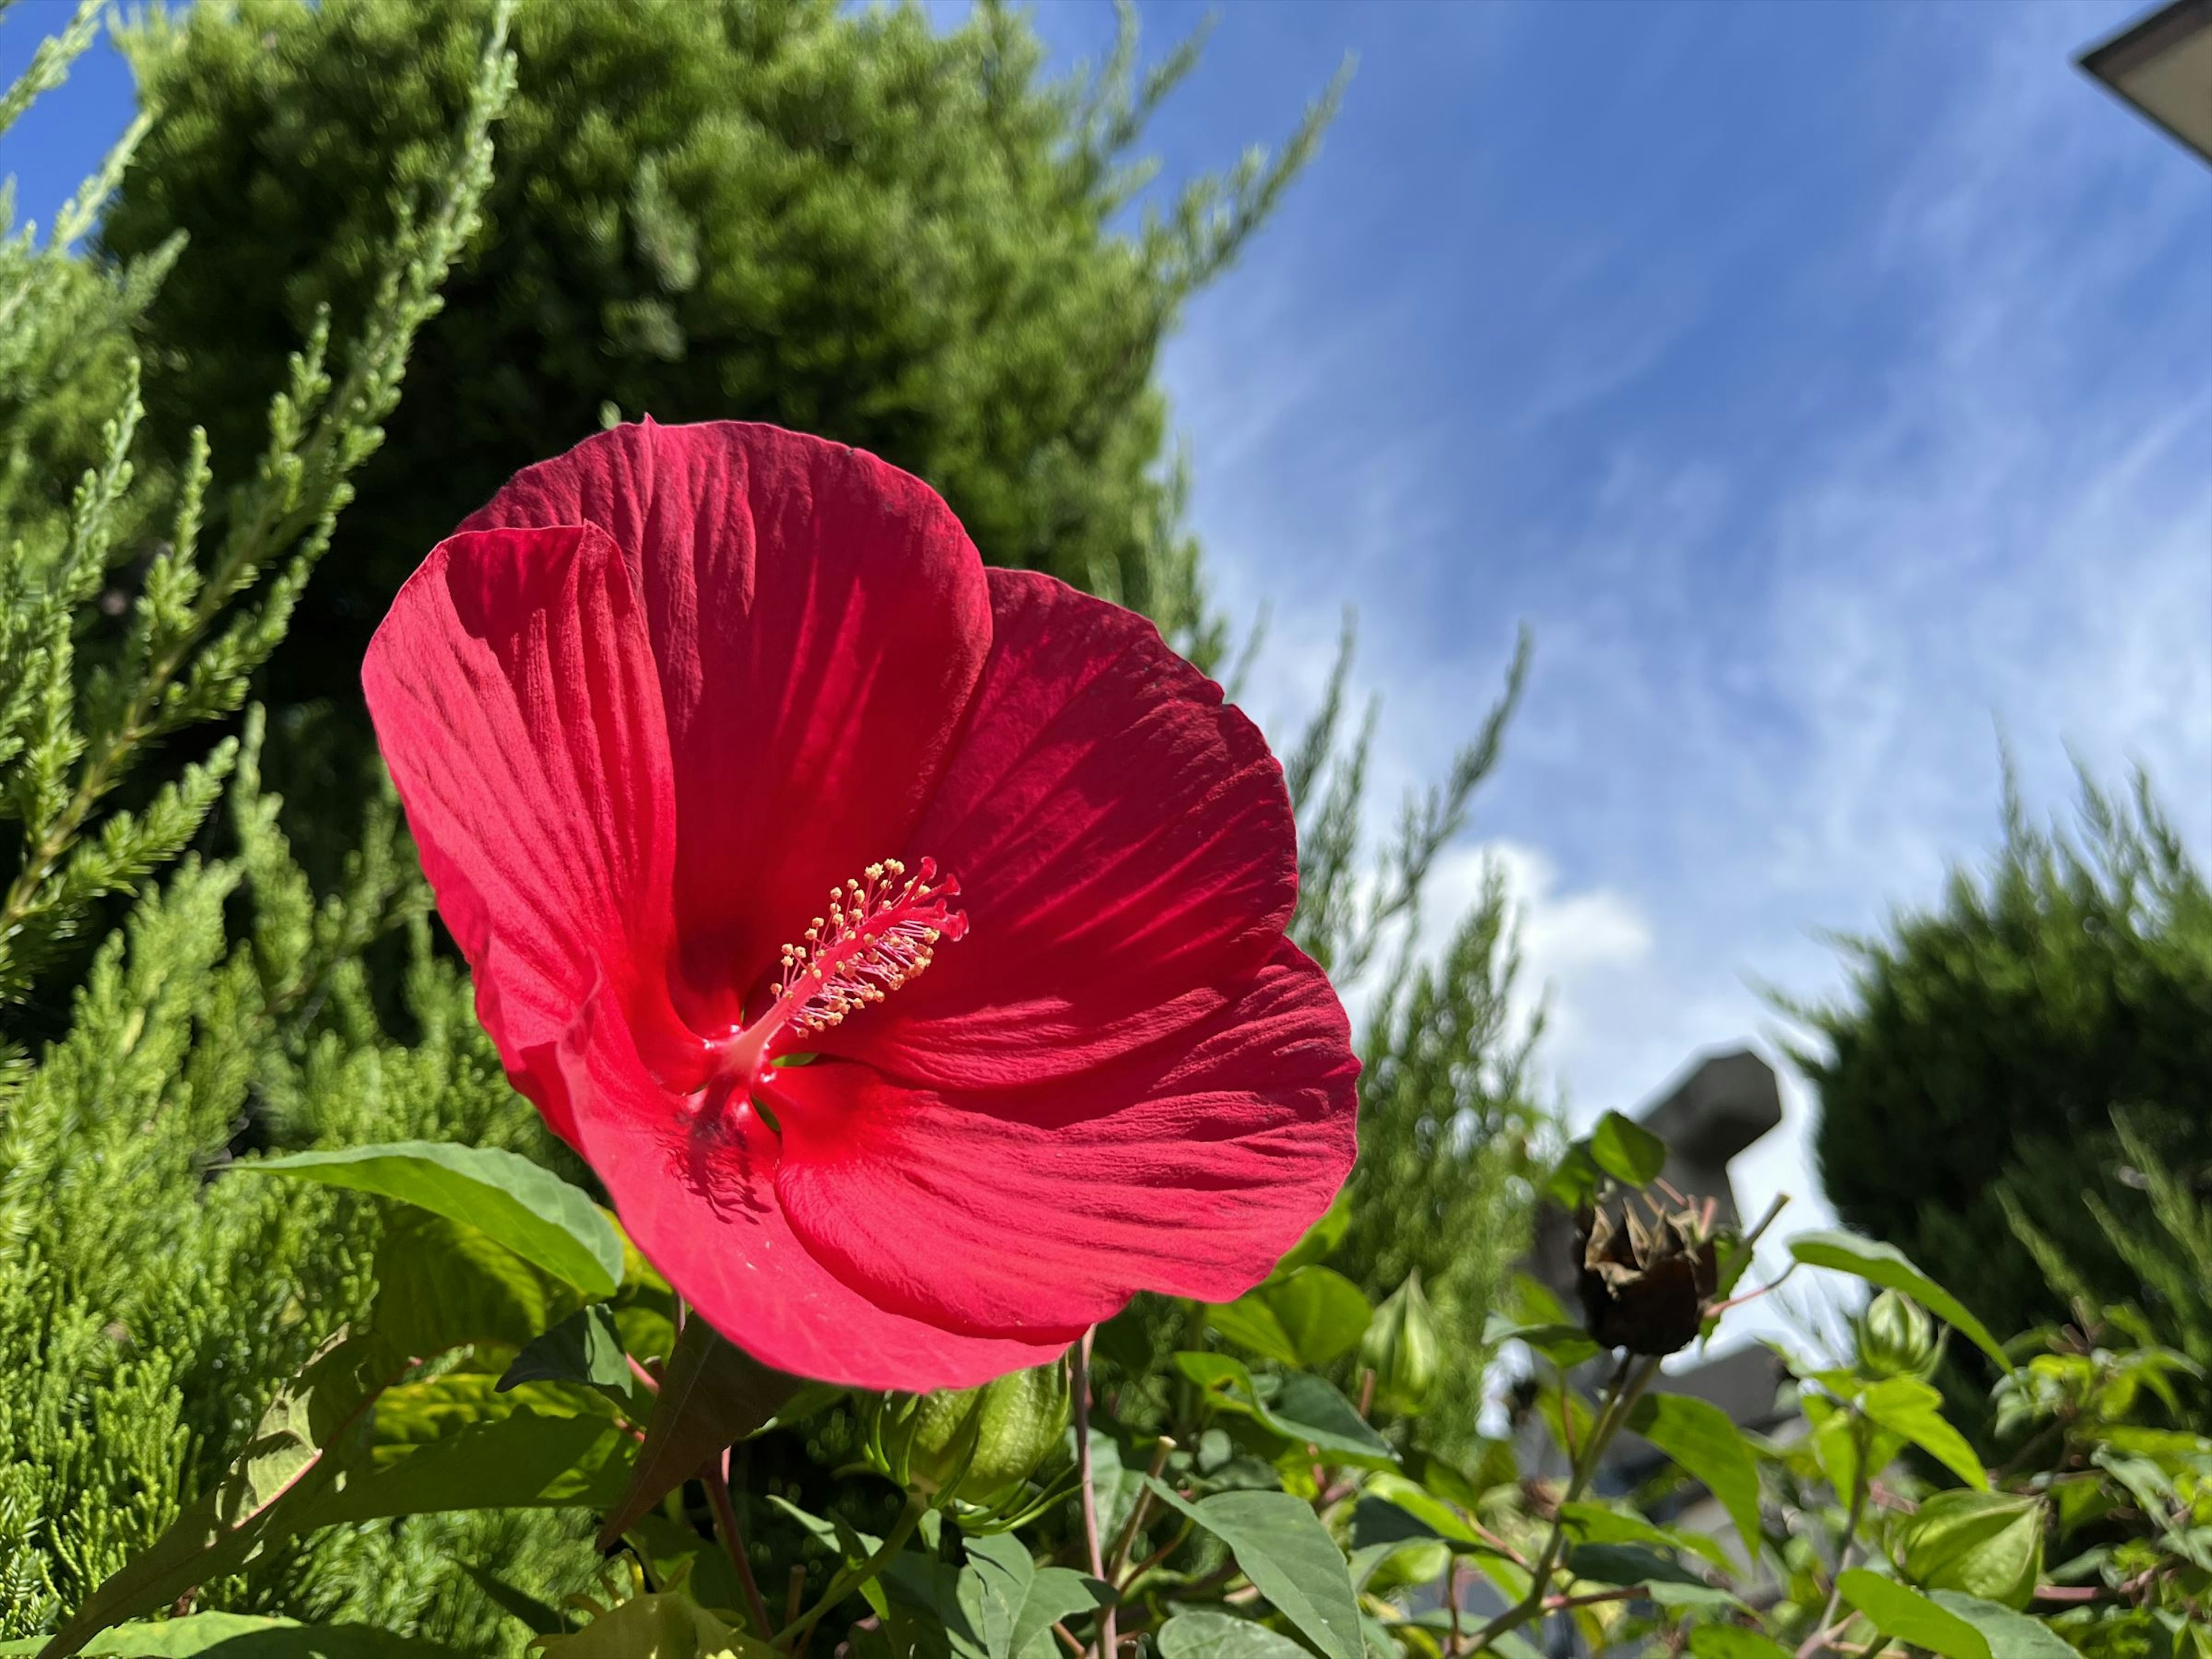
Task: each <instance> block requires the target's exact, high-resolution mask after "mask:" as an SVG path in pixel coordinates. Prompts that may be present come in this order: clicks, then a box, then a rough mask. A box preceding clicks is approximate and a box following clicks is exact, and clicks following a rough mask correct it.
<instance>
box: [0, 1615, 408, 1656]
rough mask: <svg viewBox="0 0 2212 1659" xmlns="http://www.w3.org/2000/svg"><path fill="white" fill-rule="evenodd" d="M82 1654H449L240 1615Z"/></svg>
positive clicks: (144, 1633) (148, 1628) (110, 1641)
mask: <svg viewBox="0 0 2212 1659" xmlns="http://www.w3.org/2000/svg"><path fill="white" fill-rule="evenodd" d="M45 1642H46V1638H45V1637H43V1636H26V1637H23V1638H20V1639H19V1640H16V1641H13V1642H0V1655H6V1656H9V1659H13V1656H15V1655H19V1654H33V1653H36V1652H37V1651H38V1650H39V1649H40V1646H41V1645H42V1644H44V1643H45ZM80 1651H82V1652H83V1653H85V1654H87V1655H88V1656H95V1659H202V1656H207V1659H445V1656H447V1655H450V1654H451V1652H452V1650H451V1649H448V1648H441V1647H440V1646H439V1645H438V1644H436V1643H435V1642H425V1641H422V1640H420V1639H419V1638H415V1637H410V1636H398V1635H394V1634H393V1633H392V1632H390V1631H385V1630H378V1629H376V1628H374V1626H368V1625H302V1624H300V1623H298V1622H297V1621H295V1620H290V1619H263V1618H257V1617H254V1616H252V1615H250V1614H247V1613H192V1614H191V1615H189V1616H188V1617H185V1618H183V1619H165V1620H161V1621H160V1622H158V1623H150V1624H130V1625H118V1626H115V1627H114V1628H113V1629H112V1630H105V1631H102V1632H100V1634H99V1635H97V1636H95V1637H94V1638H92V1639H91V1640H90V1641H88V1642H87V1643H86V1644H84V1646H83V1648H82V1649H81V1650H80Z"/></svg>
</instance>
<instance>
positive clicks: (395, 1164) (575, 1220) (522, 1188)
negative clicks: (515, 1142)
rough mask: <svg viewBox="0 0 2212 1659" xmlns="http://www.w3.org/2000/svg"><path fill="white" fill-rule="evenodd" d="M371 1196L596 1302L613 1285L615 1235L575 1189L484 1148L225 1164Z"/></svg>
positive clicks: (424, 1147)
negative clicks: (440, 1221)
mask: <svg viewBox="0 0 2212 1659" xmlns="http://www.w3.org/2000/svg"><path fill="white" fill-rule="evenodd" d="M234 1168H236V1169H238V1170H246V1171H251V1172H252V1173H254V1174H258V1175H283V1176H292V1177H294V1178H295V1179H296V1180H301V1181H313V1182H320V1183H321V1184H322V1185H324V1186H326V1187H347V1188H352V1189H353V1190H355V1191H356V1192H363V1193H378V1194H382V1195H383V1196H385V1197H386V1198H396V1199H399V1200H403V1201H404V1202H406V1203H409V1204H414V1205H418V1206H421V1207H422V1208H423V1209H426V1210H428V1211H430V1212H433V1213H434V1214H437V1215H441V1216H444V1217H446V1218H447V1219H448V1220H452V1221H459V1222H463V1223H465V1224H466V1225H469V1226H471V1227H474V1228H477V1230H479V1231H482V1232H484V1233H486V1234H488V1235H489V1236H490V1237H492V1238H494V1239H496V1240H497V1241H498V1242H499V1243H501V1244H504V1245H505V1246H507V1249H510V1250H513V1252H514V1253H515V1254H516V1255H519V1256H520V1257H521V1258H522V1259H523V1260H524V1261H527V1262H530V1263H532V1265H534V1266H536V1267H542V1268H544V1270H545V1271H546V1272H547V1273H551V1274H552V1275H553V1276H554V1277H555V1278H556V1279H560V1280H561V1281H562V1283H564V1284H568V1285H574V1286H575V1287H576V1288H577V1289H578V1290H580V1291H582V1292H583V1293H584V1294H585V1295H586V1297H591V1298H592V1300H594V1301H597V1300H599V1299H600V1298H603V1297H610V1296H612V1295H613V1294H614V1293H615V1291H616V1289H617V1286H619V1285H621V1283H622V1273H623V1245H622V1236H621V1235H620V1234H619V1233H618V1232H617V1231H615V1227H614V1224H613V1223H611V1221H609V1220H608V1219H607V1218H606V1217H605V1214H604V1213H602V1212H601V1211H600V1210H599V1206H597V1205H595V1204H593V1203H592V1200H591V1199H590V1197H589V1196H588V1195H587V1194H585V1193H584V1192H583V1191H582V1189H581V1188H576V1187H572V1186H570V1185H569V1184H568V1182H565V1181H563V1180H562V1179H561V1177H560V1176H556V1175H555V1174H554V1173H553V1172H552V1171H551V1170H544V1169H540V1168H539V1167H538V1165H537V1164H532V1162H531V1161H530V1160H529V1159H528V1158H521V1157H519V1156H517V1155H516V1154H515V1153H513V1152H501V1150H499V1149H498V1148H496V1147H492V1146H455V1145H453V1144H452V1143H450V1142H446V1141H432V1140H397V1141H392V1142H388V1143H386V1144H385V1145H383V1146H347V1147H340V1148H337V1149H334V1150H331V1151H328V1152H295V1153H293V1154H292V1155H291V1156H290V1157H289V1158H258V1159H254V1160H252V1161H249V1162H246V1163H242V1164H236V1165H234Z"/></svg>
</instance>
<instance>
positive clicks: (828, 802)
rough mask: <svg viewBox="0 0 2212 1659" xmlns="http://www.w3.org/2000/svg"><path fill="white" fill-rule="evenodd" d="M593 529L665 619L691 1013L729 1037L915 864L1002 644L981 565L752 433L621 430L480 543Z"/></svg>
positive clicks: (924, 491) (857, 475) (595, 441)
mask: <svg viewBox="0 0 2212 1659" xmlns="http://www.w3.org/2000/svg"><path fill="white" fill-rule="evenodd" d="M579 523H589V524H596V525H599V526H601V527H602V528H604V529H605V530H606V531H607V532H609V533H610V534H611V536H612V537H613V538H614V540H615V543H616V544H617V546H619V547H620V548H622V550H623V554H624V556H626V557H627V558H628V559H629V562H630V568H631V572H632V574H633V576H634V578H635V580H636V582H637V585H638V591H639V592H640V594H641V596H642V597H643V599H644V601H645V610H646V615H647V620H648V625H649V628H650V631H651V638H652V644H653V657H654V659H656V660H657V661H658V663H659V671H660V683H661V696H662V701H663V702H664V704H665V708H666V713H667V730H668V746H669V752H670V755H671V758H672V761H673V767H674V773H673V775H674V779H675V787H676V814H677V823H678V836H677V862H676V896H675V907H674V908H675V915H676V917H677V921H678V927H679V929H680V940H679V943H680V945H681V947H682V951H683V963H684V982H685V985H686V987H687V988H688V990H689V992H690V996H689V997H688V998H687V1000H686V1012H688V1013H689V1014H690V1017H691V1018H692V1019H693V1020H694V1022H695V1023H696V1024H700V1025H702V1027H708V1026H713V1025H716V1024H722V1023H724V1022H728V1021H733V1020H734V1019H735V1018H736V1017H737V1012H738V1008H737V1000H736V999H737V998H738V997H739V996H742V995H743V994H744V993H745V992H746V991H747V990H748V989H750V988H751V987H752V985H753V983H754V981H756V980H757V977H758V976H759V975H762V974H763V973H764V972H766V971H767V970H768V969H771V968H773V967H774V966H775V960H776V952H777V951H778V949H779V947H780V946H781V945H785V944H787V943H789V942H791V941H793V940H794V939H797V938H798V937H799V934H800V933H801V932H802V931H803V930H804V929H805V927H806V924H807V922H808V921H809V920H810V919H811V917H812V916H814V915H816V914H817V912H819V911H820V910H821V909H822V908H823V902H824V900H825V898H826V896H827V895H828V893H829V889H830V888H831V887H833V886H835V885H836V884H838V883H839V882H842V881H843V880H844V879H845V878H848V877H849V876H854V875H857V874H859V873H860V871H861V870H862V869H863V868H864V867H866V866H867V865H868V864H870V863H872V862H873V861H874V860H878V859H881V858H885V857H890V856H893V855H895V854H896V852H897V851H898V849H899V848H901V847H902V846H904V845H905V844H906V842H907V840H908V836H909V835H910V833H911V831H912V829H913V827H914V824H915V819H916V817H918V816H919V814H920V813H921V809H922V806H923V804H924V803H925V802H926V801H927V799H929V797H930V795H931V793H932V792H933V790H934V788H935V787H936V785H937V781H938V779H939V774H940V773H941V771H942V770H943V768H944V764H945V757H946V755H947V752H948V750H950V748H951V743H952V740H953V738H954V735H955V733H956V732H957V728H958V726H959V725H960V721H961V719H962V716H963V714H964V713H965V711H966V709H967V707H968V704H969V700H970V698H971V696H972V695H973V692H974V690H975V681H976V678H977V676H978V674H979V673H980V672H981V668H982V664H983V659H984V654H985V653H986V651H987V648H988V647H989V644H990V638H991V615H990V606H989V601H988V599H987V594H986V592H985V587H984V580H983V569H982V564H981V561H980V560H979V559H978V557H977V556H976V553H975V549H974V547H973V546H972V545H970V544H969V540H968V537H967V533H966V532H964V531H963V530H962V529H961V527H960V524H959V521H958V520H956V519H955V518H954V517H953V516H952V513H951V510H950V509H948V508H947V507H945V503H944V502H943V501H940V500H939V499H938V497H937V496H936V495H935V494H933V492H932V491H931V490H930V489H929V488H928V487H927V485H925V484H923V483H921V481H920V480H919V479H916V478H914V477H909V476H908V475H907V474H906V473H903V472H901V471H898V470H897V469H896V468H895V467H891V466H888V465H884V463H883V462H881V461H879V460H878V459H876V458H875V457H874V456H872V455H869V454H866V453H863V452H861V451H859V450H855V449H848V448H846V447H844V446H842V445H840V444H832V443H825V442H823V441H822V440H820V439H818V438H808V437H803V436H801V435H799V434H797V433H792V432H785V431H781V430H780V429H778V428H775V427H768V426H753V425H746V424H743V423H740V422H732V421H722V422H709V423H706V424H702V425H696V426H682V427H664V426H657V425H654V424H653V422H649V421H648V422H644V423H643V424H641V425H636V426H622V427H617V428H615V429H614V430H612V431H611V432H606V433H603V434H601V435H599V436H597V437H595V438H591V439H588V440H586V441H585V442H583V443H581V444H579V445H578V446H577V447H575V448H574V449H572V450H570V451H569V452H568V453H567V454H566V455H563V456H561V457H559V458H558V459H555V460H550V461H547V462H544V463H543V464H541V465H538V466H533V467H532V468H530V469H529V470H527V471H524V472H522V473H520V474H518V475H517V476H516V477H515V478H514V479H513V482H512V483H509V484H508V485H507V487H506V488H505V489H502V490H501V491H500V493H499V494H498V495H495V497H493V499H492V500H491V501H490V502H489V504H488V505H487V506H485V507H484V508H483V510H482V511H481V512H479V513H477V514H476V515H475V516H474V517H473V518H471V520H469V521H468V526H467V527H469V528H479V527H486V526H495V525H543V524H579Z"/></svg>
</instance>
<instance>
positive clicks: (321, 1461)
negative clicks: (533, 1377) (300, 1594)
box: [39, 1335, 405, 1659]
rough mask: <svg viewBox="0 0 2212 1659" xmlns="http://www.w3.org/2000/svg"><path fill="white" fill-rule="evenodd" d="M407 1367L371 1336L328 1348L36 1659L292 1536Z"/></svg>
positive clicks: (65, 1651)
mask: <svg viewBox="0 0 2212 1659" xmlns="http://www.w3.org/2000/svg"><path fill="white" fill-rule="evenodd" d="M404 1364H405V1356H404V1355H402V1354H398V1353H396V1352H394V1350H393V1349H392V1347H391V1346H390V1344H389V1343H388V1342H386V1340H383V1339H382V1338H380V1337H378V1336H373V1335H362V1336H356V1337H349V1338H343V1339H333V1340H331V1341H330V1342H329V1343H327V1344H325V1346H324V1347H323V1348H322V1349H321V1351H320V1352H318V1353H317V1354H316V1356H315V1357H314V1358H313V1359H312V1360H310V1361H309V1362H308V1363H307V1366H306V1368H305V1369H304V1370H301V1373H300V1375H299V1376H297V1377H295V1379H293V1381H292V1382H291V1383H289V1384H288V1385H287V1386H286V1387H284V1388H283V1389H280V1390H279V1391H278V1392H277V1395H276V1398H275V1399H274V1400H272V1401H270V1404H269V1408H268V1410H266V1411H264V1413H262V1414H261V1420H260V1422H259V1424H258V1425H256V1427H255V1429H254V1431H253V1437H252V1440H250V1441H248V1442H247V1443H246V1448H245V1449H244V1450H242V1451H240V1453H239V1454H238V1455H237V1456H236V1457H235V1458H234V1459H233V1460H232V1461H231V1464H230V1467H229V1468H227V1469H226V1470H224V1471H223V1474H222V1477H221V1478H220V1479H219V1480H216V1482H215V1484H214V1485H213V1486H210V1488H209V1489H208V1490H207V1491H206V1492H203V1493H202V1494H201V1495H200V1497H199V1498H198V1499H197V1501H196V1502H195V1503H193V1504H191V1505H189V1506H188V1507H187V1508H186V1509H185V1510H184V1511H183V1513H181V1514H180V1515H179V1516H177V1518H176V1520H175V1521H173V1522H171V1523H170V1525H169V1527H168V1528H167V1530H166V1531H164V1532H163V1533H162V1534H161V1536H160V1537H159V1538H156V1539H155V1541H153V1542H152V1543H151V1544H149V1546H148V1547H146V1548H145V1549H143V1550H141V1551H140V1552H139V1553H137V1555H135V1556H133V1557H131V1559H130V1560H129V1561H128V1562H126V1563H125V1565H123V1566H122V1567H121V1568H120V1569H119V1570H118V1571H116V1572H115V1573H113V1574H112V1575H111V1576H110V1577H108V1578H107V1579H106V1580H105V1581H104V1582H103V1583H101V1584H100V1588H99V1589H97V1590H95V1591H94V1593H93V1595H92V1597H91V1599H90V1600H88V1601H86V1602H85V1603H84V1605H83V1606H82V1607H79V1608H78V1609H77V1610H76V1615H75V1616H74V1617H73V1618H71V1619H70V1620H69V1621H68V1622H67V1623H66V1624H64V1626H62V1627H61V1629H60V1630H59V1631H58V1632H56V1633H55V1634H54V1635H53V1637H52V1638H51V1639H49V1640H48V1641H47V1643H46V1645H45V1646H44V1647H42V1648H40V1650H39V1654H40V1659H66V1656H68V1655H70V1654H73V1653H76V1652H79V1651H80V1650H82V1648H83V1647H84V1645H85V1644H86V1643H87V1642H88V1641H89V1640H90V1639H91V1638H93V1637H94V1636H95V1635H97V1634H98V1633H99V1632H101V1631H104V1630H106V1629H107V1628H108V1627H109V1626H113V1625H117V1624H119V1623H121V1622H122V1621H123V1620H126V1619H131V1618H135V1617H136V1616H137V1615H138V1614H140V1613H151V1612H153V1611H154V1610H155V1609H156V1608H158V1607H168V1606H171V1605H173V1603H174V1602H175V1601H176V1600H177V1598H178V1597H179V1596H180V1595H183V1594H184V1593H185V1591H186V1590H189V1589H195V1588H197V1586H199V1585H201V1584H204V1583H206V1582H207V1581H208V1580H209V1579H210V1578H220V1577H223V1576H225V1575H226V1574H228V1573H231V1572H234V1571H237V1570H238V1569H239V1567H240V1566H241V1565H244V1564H245V1562H246V1560H247V1559H249V1558H252V1557H253V1556H255V1555H257V1554H258V1553H261V1552H262V1551H263V1550H264V1549H268V1548H271V1547H275V1546H276V1544H278V1543H281V1542H282V1541H283V1540H285V1539H286V1538H289V1537H290V1536H291V1535H292V1534H293V1533H294V1532H295V1531H296V1530H297V1529H298V1525H297V1523H298V1519H299V1517H300V1516H301V1514H302V1513H303V1511H304V1510H306V1509H307V1506H308V1505H309V1504H312V1503H313V1501H314V1500H315V1499H316V1498H319V1497H320V1496H321V1495H322V1493H323V1492H325V1491H326V1490H327V1489H328V1488H329V1486H331V1484H332V1483H333V1482H335V1481H336V1480H337V1478H338V1476H339V1474H341V1472H342V1471H343V1468H344V1467H345V1465H346V1464H347V1463H348V1462H349V1460H356V1459H360V1458H362V1457H364V1456H365V1455H366V1448H367V1443H368V1428H369V1415H370V1414H369V1407H370V1406H371V1405H372V1404H373V1403H374V1401H375V1399H376V1396H377V1395H378V1394H380V1392H381V1391H382V1390H383V1389H384V1388H385V1386H386V1384H387V1383H389V1382H390V1380H391V1378H392V1376H394V1375H396V1374H397V1373H398V1371H399V1370H400V1369H402V1368H403V1367H404Z"/></svg>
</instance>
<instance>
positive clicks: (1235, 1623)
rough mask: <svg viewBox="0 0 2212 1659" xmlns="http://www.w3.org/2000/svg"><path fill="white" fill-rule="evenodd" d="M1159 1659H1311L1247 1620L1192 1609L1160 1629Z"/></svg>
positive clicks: (1294, 1645)
mask: <svg viewBox="0 0 2212 1659" xmlns="http://www.w3.org/2000/svg"><path fill="white" fill-rule="evenodd" d="M1156 1641H1157V1643H1158V1648H1159V1650H1160V1659H1312V1656H1311V1655H1310V1654H1309V1653H1308V1652H1307V1651H1306V1650H1305V1649H1304V1648H1302V1647H1300V1646H1299V1645H1298V1644H1297V1643H1296V1642H1294V1641H1292V1640H1291V1638H1289V1637H1287V1636H1285V1635H1282V1634H1280V1633H1279V1632H1275V1631H1272V1630H1269V1629H1268V1628H1267V1626H1265V1625H1260V1624H1255V1623H1254V1622H1253V1621H1252V1620H1249V1619H1239V1618H1237V1617H1236V1616H1234V1615H1233V1614H1231V1613H1206V1612H1203V1611H1200V1610H1197V1609H1193V1610H1192V1611H1190V1612H1188V1613H1177V1614H1176V1616H1175V1617H1174V1618H1172V1619H1170V1620H1168V1621H1167V1623H1166V1624H1164V1625H1163V1626H1160V1633H1159V1635H1158V1638H1156Z"/></svg>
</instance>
